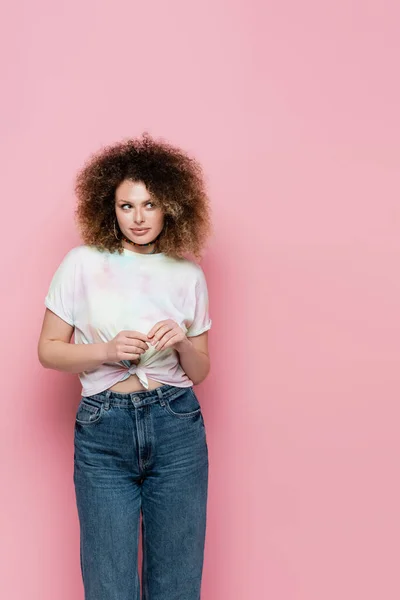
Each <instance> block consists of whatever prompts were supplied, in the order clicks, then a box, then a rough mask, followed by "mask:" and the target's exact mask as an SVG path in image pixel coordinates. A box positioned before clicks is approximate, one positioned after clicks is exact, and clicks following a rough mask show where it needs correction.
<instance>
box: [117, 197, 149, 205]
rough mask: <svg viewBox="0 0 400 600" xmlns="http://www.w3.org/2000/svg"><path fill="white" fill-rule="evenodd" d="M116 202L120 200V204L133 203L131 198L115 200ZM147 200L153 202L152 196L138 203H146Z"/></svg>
mask: <svg viewBox="0 0 400 600" xmlns="http://www.w3.org/2000/svg"><path fill="white" fill-rule="evenodd" d="M117 202H120V203H122V204H133V202H132V200H121V199H119V200H117ZM147 202H155V200H154V198H148V199H147V200H143V201H142V202H141V203H140V204H147Z"/></svg>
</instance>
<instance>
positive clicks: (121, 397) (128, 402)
mask: <svg viewBox="0 0 400 600" xmlns="http://www.w3.org/2000/svg"><path fill="white" fill-rule="evenodd" d="M189 387H192V386H187V387H178V386H175V385H169V384H165V385H162V386H160V387H157V388H155V389H153V390H140V391H136V392H115V391H112V390H104V391H103V392H99V393H98V394H93V396H86V398H90V399H91V400H98V401H100V402H104V403H105V404H107V405H118V406H132V404H134V405H135V406H143V405H146V404H153V402H160V401H161V403H162V401H163V399H164V398H168V399H172V398H173V397H174V396H177V395H178V394H180V393H181V392H182V391H184V390H187V389H189Z"/></svg>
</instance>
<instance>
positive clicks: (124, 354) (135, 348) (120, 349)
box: [106, 330, 150, 364]
mask: <svg viewBox="0 0 400 600" xmlns="http://www.w3.org/2000/svg"><path fill="white" fill-rule="evenodd" d="M146 342H149V343H150V340H149V339H148V337H147V335H145V334H144V333H140V331H130V330H128V331H120V332H119V333H117V335H116V336H115V338H113V339H112V340H110V341H109V342H106V352H107V361H113V362H120V361H121V360H130V361H132V362H136V361H137V362H136V364H137V363H138V362H139V360H140V356H141V355H142V354H143V352H146V350H147V349H148V345H147V344H146Z"/></svg>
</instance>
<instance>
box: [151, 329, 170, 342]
mask: <svg viewBox="0 0 400 600" xmlns="http://www.w3.org/2000/svg"><path fill="white" fill-rule="evenodd" d="M168 331H171V326H170V325H163V326H162V327H160V328H159V329H158V330H157V331H156V333H155V334H154V337H153V338H152V339H150V343H151V344H152V345H153V346H155V345H156V343H157V342H159V341H160V340H161V339H162V337H163V336H164V335H165V334H166V333H168Z"/></svg>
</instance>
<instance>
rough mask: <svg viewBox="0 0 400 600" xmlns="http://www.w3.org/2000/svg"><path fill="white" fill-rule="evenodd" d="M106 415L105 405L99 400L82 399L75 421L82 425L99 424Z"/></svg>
mask: <svg viewBox="0 0 400 600" xmlns="http://www.w3.org/2000/svg"><path fill="white" fill-rule="evenodd" d="M103 413H104V407H103V403H102V402H101V401H99V400H93V399H88V398H86V397H82V398H81V401H80V403H79V405H78V409H77V411H76V415H75V421H76V422H77V423H79V424H80V425H84V426H86V425H94V424H95V423H98V422H99V421H100V419H101V418H102V416H103Z"/></svg>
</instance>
